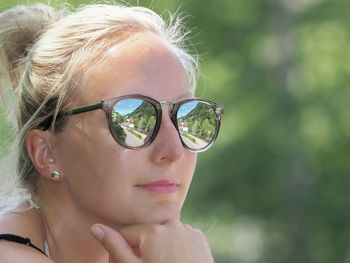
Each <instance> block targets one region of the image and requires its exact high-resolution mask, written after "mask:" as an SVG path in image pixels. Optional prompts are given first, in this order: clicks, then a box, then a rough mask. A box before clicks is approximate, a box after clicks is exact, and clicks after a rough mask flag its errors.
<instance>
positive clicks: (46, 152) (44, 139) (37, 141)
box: [27, 129, 57, 180]
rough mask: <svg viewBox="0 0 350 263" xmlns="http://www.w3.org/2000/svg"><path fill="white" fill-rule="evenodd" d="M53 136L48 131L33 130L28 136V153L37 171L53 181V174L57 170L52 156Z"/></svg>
mask: <svg viewBox="0 0 350 263" xmlns="http://www.w3.org/2000/svg"><path fill="white" fill-rule="evenodd" d="M50 137H51V135H50V133H49V132H47V131H42V130H37V129H36V130H31V131H30V132H29V134H28V136H27V151H28V154H29V156H30V159H31V160H32V163H33V165H34V166H35V168H36V169H37V171H38V172H39V173H40V174H41V175H42V176H44V177H46V178H47V179H51V180H52V176H51V175H52V172H53V171H54V170H57V169H56V167H55V166H56V160H55V158H54V156H52V151H51V147H52V143H51V138H50Z"/></svg>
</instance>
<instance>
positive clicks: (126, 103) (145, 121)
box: [111, 99, 156, 147]
mask: <svg viewBox="0 0 350 263" xmlns="http://www.w3.org/2000/svg"><path fill="white" fill-rule="evenodd" d="M111 117H112V129H113V131H114V134H115V136H116V137H118V139H119V141H121V142H122V143H123V144H125V145H127V146H131V147H138V146H142V145H144V144H145V143H146V141H147V140H148V139H149V137H150V136H149V134H150V133H152V131H153V129H154V127H155V125H156V110H155V108H154V107H153V105H152V104H151V103H149V102H148V101H145V100H142V99H126V100H122V101H119V102H117V103H116V104H115V105H114V107H113V110H112V116H111Z"/></svg>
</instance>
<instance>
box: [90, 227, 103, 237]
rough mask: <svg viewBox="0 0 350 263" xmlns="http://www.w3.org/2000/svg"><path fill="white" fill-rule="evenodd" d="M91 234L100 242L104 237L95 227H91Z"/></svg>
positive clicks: (100, 230) (101, 231)
mask: <svg viewBox="0 0 350 263" xmlns="http://www.w3.org/2000/svg"><path fill="white" fill-rule="evenodd" d="M91 234H92V235H93V236H94V237H95V238H97V239H98V240H102V239H103V237H104V235H105V233H104V232H103V230H102V229H101V228H99V227H98V226H95V225H94V226H92V227H91Z"/></svg>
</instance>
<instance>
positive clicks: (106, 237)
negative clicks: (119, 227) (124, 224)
mask: <svg viewBox="0 0 350 263" xmlns="http://www.w3.org/2000/svg"><path fill="white" fill-rule="evenodd" d="M90 230H91V234H92V235H93V236H94V237H95V238H96V239H97V240H99V241H100V243H101V244H102V246H103V247H104V248H105V249H106V250H107V251H108V253H109V254H110V255H111V256H112V258H113V260H114V261H116V262H118V263H141V260H140V259H139V258H138V257H137V256H136V255H135V254H134V253H133V251H132V248H131V247H130V246H129V244H128V242H127V241H126V240H125V239H124V237H123V236H122V235H121V234H120V233H118V232H117V231H115V230H114V229H112V228H110V227H108V226H105V225H102V224H95V225H93V226H92V227H91V229H90Z"/></svg>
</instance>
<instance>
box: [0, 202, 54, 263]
mask: <svg viewBox="0 0 350 263" xmlns="http://www.w3.org/2000/svg"><path fill="white" fill-rule="evenodd" d="M0 234H14V235H18V236H22V237H26V238H30V240H31V242H32V243H33V244H34V245H36V246H37V247H39V248H40V249H42V250H44V241H45V239H44V225H43V223H42V220H41V217H40V214H39V213H38V212H37V211H36V209H33V208H32V209H27V210H23V211H10V212H5V213H1V214H0ZM0 262H8V263H12V262H13V263H17V262H33V263H34V262H35V263H49V262H50V263H53V261H52V260H50V259H49V258H47V257H46V256H45V255H43V254H42V253H40V252H39V251H37V250H36V249H33V248H31V247H29V246H26V245H23V244H18V243H15V242H10V241H5V240H0Z"/></svg>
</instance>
